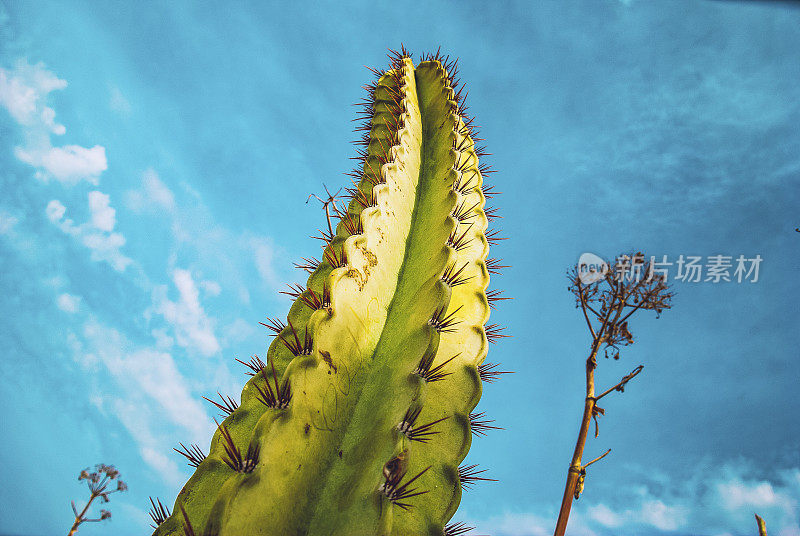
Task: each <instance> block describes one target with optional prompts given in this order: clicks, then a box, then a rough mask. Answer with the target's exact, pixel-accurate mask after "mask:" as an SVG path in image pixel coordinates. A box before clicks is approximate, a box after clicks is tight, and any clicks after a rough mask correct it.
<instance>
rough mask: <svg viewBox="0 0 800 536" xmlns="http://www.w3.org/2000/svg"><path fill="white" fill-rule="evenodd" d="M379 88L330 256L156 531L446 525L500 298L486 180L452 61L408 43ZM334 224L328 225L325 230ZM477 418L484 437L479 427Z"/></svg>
mask: <svg viewBox="0 0 800 536" xmlns="http://www.w3.org/2000/svg"><path fill="white" fill-rule="evenodd" d="M390 59H391V65H390V69H389V70H388V71H385V72H379V71H375V72H376V74H377V76H378V79H377V81H376V82H375V83H374V84H372V85H370V86H367V88H366V89H367V91H368V93H369V99H367V101H366V102H365V109H364V111H363V113H364V119H365V123H364V125H363V126H362V127H359V128H358V129H357V130H362V131H364V137H363V139H362V144H363V149H361V150H360V151H359V153H360V160H361V166H360V167H359V168H358V169H357V170H356V172H354V175H355V176H356V178H357V181H355V182H354V185H355V187H354V188H353V189H351V190H349V192H350V202H349V206H347V208H346V210H335V212H336V215H337V216H338V217H339V222H338V225H337V226H336V228H335V229H332V232H331V233H330V234H326V233H323V235H324V238H325V240H326V242H327V244H326V246H325V248H324V253H323V257H322V261H321V262H312V263H311V264H310V265H308V266H306V267H305V268H306V269H307V271H309V272H310V276H309V278H308V282H307V285H306V287H305V288H302V287H295V288H294V289H293V295H294V296H295V297H296V298H297V299H296V300H295V301H294V303H293V305H292V307H291V309H290V310H289V314H288V318H287V321H286V323H285V324H284V323H283V322H281V321H279V320H275V319H271V320H270V321H269V322H268V323H266V324H265V325H266V326H267V327H269V328H270V329H272V330H273V331H274V333H275V340H274V341H273V342H272V344H271V345H270V347H269V350H268V352H267V356H266V363H264V361H262V360H261V359H259V358H257V357H254V358H253V360H252V361H251V362H250V363H247V365H248V366H249V367H250V369H251V375H252V378H251V379H250V380H249V381H248V382H247V384H246V385H245V387H244V389H243V391H242V395H241V403H240V404H238V405H237V404H236V403H235V402H234V401H233V400H231V399H227V400H226V399H223V402H222V403H221V404H220V403H216V402H215V404H217V406H218V407H220V408H221V409H223V410H224V411H225V412H226V413H227V414H228V416H227V418H225V420H224V421H223V422H222V423H220V425H219V427H218V430H217V432H216V433H215V434H214V438H213V440H212V443H211V448H210V453H209V455H208V456H205V457H204V456H203V455H202V452H200V451H199V449H197V447H196V446H192V447H190V448H189V449H187V448H186V447H183V445H182V447H183V451H184V452H183V453H184V455H186V456H187V457H188V458H189V460H190V463H191V464H192V465H194V466H196V468H197V469H196V471H195V473H194V475H193V476H192V477H191V478H190V480H189V481H188V483H187V484H186V485H185V486H184V488H183V490H182V491H181V492H180V494H179V495H178V498H177V500H176V503H175V508H174V510H173V513H172V515H171V516H170V515H168V511H166V509H165V508H163V507H161V505H160V503H159V508H155V515H154V520H155V521H156V522H158V523H159V524H158V526H157V528H156V531H155V535H154V536H166V535H180V536H184V535H197V536H200V535H204V536H217V535H219V536H223V535H232V536H249V535H270V536H272V535H275V536H285V535H314V536H316V535H320V536H321V535H325V536H328V535H331V536H333V535H347V536H358V535H365V536H366V535H370V536H374V535H385V536H389V535H398V536H409V535H429V534H430V535H439V536H441V535H443V534H444V535H447V534H461V533H463V532H464V527H463V525H461V524H453V525H449V526H446V523H448V521H449V520H450V518H451V517H452V516H453V514H454V513H455V511H456V509H457V507H458V504H459V502H460V499H461V491H462V485H464V484H469V483H471V482H472V481H474V480H481V479H482V478H481V477H480V476H479V474H480V473H481V471H478V470H476V469H475V466H467V467H463V466H462V467H459V464H460V463H461V462H462V460H463V459H464V457H465V456H466V454H467V451H468V450H469V447H470V443H471V436H472V433H478V434H481V433H483V432H484V431H485V430H486V428H492V426H491V425H489V424H488V423H489V422H491V421H486V420H482V419H481V414H478V415H475V414H473V413H471V412H472V410H473V409H474V408H475V406H476V404H477V403H478V400H479V399H480V396H481V380H482V379H484V380H487V379H488V380H491V379H493V378H495V377H496V374H498V373H499V372H497V371H496V370H495V369H494V368H493V367H494V365H492V364H483V365H482V363H483V360H484V358H485V356H486V352H487V343H488V342H491V341H492V340H493V339H494V338H496V337H499V336H502V335H501V334H500V332H499V328H497V327H496V326H485V323H486V321H487V319H488V317H489V309H490V303H491V301H492V300H494V299H498V298H499V297H498V295H497V294H496V293H492V292H489V293H488V296H487V292H486V286H487V285H488V283H489V273H490V272H494V271H495V270H496V269H497V268H499V266H498V264H497V263H496V262H495V261H492V260H491V259H487V253H488V250H489V244H490V243H493V242H494V241H495V240H497V239H498V238H497V236H496V235H495V234H493V233H491V232H490V233H487V224H488V219H487V213H488V216H489V217H491V215H492V213H491V211H489V210H486V209H485V208H484V204H485V200H486V197H490V196H491V190H490V189H488V188H486V187H484V184H483V175H485V174H486V172H487V171H488V169H487V168H486V167H485V166H482V165H480V166H479V163H478V157H479V156H480V155H481V150H480V148H477V147H475V145H474V140H475V136H474V131H473V128H472V125H471V120H470V119H468V118H467V117H466V116H465V115H464V113H463V110H462V109H461V108H462V107H463V102H462V94H461V89H459V87H458V83H457V82H454V71H455V62H449V61H448V60H447V58H442V57H441V56H440V55H439V54H438V52H437V54H435V55H429V56H426V57H424V58H423V61H422V62H421V63H420V64H419V65H418V66H417V67H416V68H414V64H413V63H412V61H411V58H410V55H409V54H408V53H407V52H406V51H405V49H403V50H402V51H401V52H399V53H392V54H390ZM331 235H332V236H331ZM471 432H472V433H471Z"/></svg>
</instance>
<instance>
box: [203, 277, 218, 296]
mask: <svg viewBox="0 0 800 536" xmlns="http://www.w3.org/2000/svg"><path fill="white" fill-rule="evenodd" d="M200 288H202V289H203V292H205V293H206V294H208V295H209V296H219V294H220V292H222V287H221V286H219V283H217V282H216V281H211V280H208V279H207V280H204V281H200Z"/></svg>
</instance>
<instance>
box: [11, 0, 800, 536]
mask: <svg viewBox="0 0 800 536" xmlns="http://www.w3.org/2000/svg"><path fill="white" fill-rule="evenodd" d="M393 4H394V5H392V4H389V3H377V5H374V4H373V3H369V4H361V3H342V5H341V6H339V7H337V8H335V9H334V8H333V7H331V6H332V4H331V5H328V4H324V3H321V2H320V3H307V4H301V3H295V4H293V5H292V6H291V7H289V6H287V5H283V4H278V3H274V4H268V3H257V2H252V3H237V4H236V7H235V8H234V7H231V8H226V9H221V8H219V7H215V6H212V4H210V3H197V4H189V3H182V2H171V3H150V2H141V3H135V4H133V3H126V4H123V3H121V2H113V3H112V2H14V1H10V2H9V1H0V193H1V194H2V195H1V196H0V263H1V264H2V267H3V275H2V278H0V291H2V293H3V296H4V299H3V300H2V301H1V302H0V312H1V313H2V315H3V317H4V318H5V320H4V322H2V324H1V325H0V344H2V347H3V348H4V349H5V351H4V357H3V358H2V359H0V373H2V375H3V381H2V382H0V405H1V406H2V408H3V420H2V430H3V437H4V440H5V441H4V445H3V448H2V449H0V464H2V467H3V472H4V476H3V482H4V485H3V486H0V504H2V505H3V508H1V509H0V534H8V535H32V536H39V535H41V536H45V535H50V534H58V533H64V532H66V530H67V529H68V527H69V525H70V524H71V520H70V513H71V512H70V508H69V501H70V500H71V499H75V500H79V499H82V496H83V495H84V490H85V488H83V487H81V486H80V485H79V483H78V482H77V479H76V477H77V474H78V472H79V471H80V469H82V468H83V467H86V466H89V465H93V464H95V463H99V462H105V463H113V464H115V465H116V466H117V467H118V468H119V469H120V470H121V472H122V476H123V479H124V480H126V481H127V482H128V484H129V486H130V490H129V491H128V492H127V493H125V494H120V495H117V496H115V497H114V498H113V500H112V502H111V504H110V507H111V508H110V509H111V511H112V512H113V516H114V517H113V519H112V520H111V521H110V524H108V523H106V524H99V523H98V524H91V525H88V526H83V527H82V528H81V529H80V533H81V534H84V533H85V534H87V535H91V534H98V535H99V534H108V533H112V532H113V533H115V534H119V535H121V536H127V535H133V534H141V533H143V532H144V533H146V532H147V525H148V519H147V514H146V511H147V497H148V496H149V495H152V496H159V497H161V498H162V500H165V501H166V502H169V503H170V504H171V502H172V501H173V500H174V497H175V495H176V493H177V491H178V490H179V489H180V486H181V485H182V484H183V482H184V481H185V479H186V478H187V477H188V475H189V474H190V473H189V472H188V468H187V467H186V465H185V464H184V463H183V461H182V460H181V459H180V457H179V456H177V455H175V454H174V453H173V452H172V450H171V448H172V447H173V446H175V445H177V443H178V442H179V441H182V442H184V443H186V442H196V443H199V444H200V445H202V446H203V448H204V449H205V448H206V447H207V444H208V441H209V438H210V434H211V430H212V426H213V423H212V419H213V417H214V416H215V415H216V412H215V411H214V408H212V407H210V406H209V404H207V403H205V402H204V401H203V400H202V399H201V396H203V395H206V396H210V395H213V394H214V392H215V391H217V390H219V391H220V392H222V393H223V394H231V395H234V396H237V395H238V392H239V390H240V389H241V386H242V385H243V383H244V381H245V379H246V376H245V375H244V371H243V369H242V367H241V366H240V365H238V364H237V363H235V362H234V358H235V357H238V358H244V359H247V358H248V357H249V356H250V355H251V354H253V353H259V354H261V353H263V351H264V349H265V348H266V345H267V344H268V342H269V339H268V337H267V336H266V333H265V332H264V331H263V329H261V328H260V327H259V326H258V325H257V322H258V321H259V320H261V319H263V317H264V316H266V315H270V316H282V315H284V314H285V312H286V310H287V308H288V301H287V299H286V297H285V296H282V295H279V294H278V291H279V290H281V289H282V288H283V286H284V284H285V283H292V282H299V281H302V280H303V279H304V278H303V274H302V273H298V272H297V270H295V269H294V268H293V267H292V262H293V261H296V260H299V259H300V258H301V257H304V256H311V255H315V254H317V252H318V249H317V248H318V243H316V241H314V240H312V239H311V238H309V236H308V235H310V234H312V233H313V232H314V230H315V229H316V228H317V227H319V226H320V225H322V224H323V222H324V216H323V213H322V211H321V209H320V207H319V206H318V205H315V204H313V203H311V204H308V205H306V204H305V200H306V197H307V196H308V195H309V194H310V193H321V192H322V185H323V183H324V184H327V185H328V186H329V187H333V188H338V187H339V186H343V185H344V184H345V183H346V178H345V177H344V175H342V173H343V172H346V171H348V170H349V169H350V163H351V162H350V160H349V158H350V157H351V156H353V154H354V150H353V148H352V146H351V145H350V144H349V142H350V140H352V139H354V138H355V136H354V134H353V133H352V131H351V130H352V127H353V124H352V123H351V122H350V120H351V119H352V118H353V117H354V108H353V107H352V106H351V103H354V102H356V101H357V100H359V99H360V98H361V97H362V90H361V89H360V86H361V85H362V84H364V83H367V82H368V81H369V80H370V74H369V72H368V71H367V70H366V69H365V68H364V67H363V66H364V65H374V66H382V65H384V64H385V63H386V61H385V51H386V49H387V48H388V47H398V46H399V44H400V43H401V42H402V43H404V44H405V45H406V47H408V48H409V49H411V50H412V51H414V52H416V53H417V54H419V53H421V52H423V51H431V50H435V49H436V48H437V47H439V46H441V47H442V49H443V50H445V51H446V52H448V53H450V54H452V55H454V56H458V57H460V69H461V74H462V76H463V80H465V81H466V83H467V84H468V86H469V88H470V97H469V98H470V107H471V108H470V112H471V113H474V114H475V115H476V116H477V123H478V124H479V125H481V126H482V133H483V137H484V138H486V144H487V146H488V150H489V152H490V153H493V155H492V156H491V157H489V158H488V162H489V163H490V164H492V165H493V166H494V167H495V168H496V169H498V170H499V173H497V174H495V175H494V176H493V177H494V178H493V182H495V183H496V184H497V188H498V189H499V190H500V191H502V192H504V195H502V196H500V197H499V198H498V199H496V204H497V205H498V206H499V209H500V211H501V214H502V215H503V219H502V220H501V226H502V229H503V230H504V234H505V235H506V236H509V237H510V238H511V240H509V241H507V242H505V243H503V244H501V245H499V246H498V247H496V248H495V251H494V254H495V255H496V256H499V257H502V258H503V259H504V260H506V261H508V264H511V265H512V268H511V269H509V270H507V271H506V272H505V273H504V274H503V275H501V276H499V277H496V278H494V280H493V286H494V287H495V288H502V289H504V290H505V291H506V293H507V294H508V295H511V296H513V297H514V298H515V299H514V300H513V301H507V302H503V303H502V304H501V307H500V309H499V311H497V312H496V313H494V314H493V319H494V320H495V321H498V322H500V323H501V324H503V325H505V326H507V327H508V330H509V331H510V333H511V334H513V336H514V337H513V338H512V339H506V340H504V341H503V342H502V343H501V344H499V345H497V347H495V348H492V350H491V352H490V356H489V360H490V361H495V362H497V361H499V362H501V363H502V364H503V365H504V367H506V368H508V369H511V370H514V371H515V372H516V373H515V374H514V375H510V376H507V377H506V378H504V379H503V381H502V382H501V383H498V384H495V385H489V386H487V388H486V389H485V390H484V396H483V399H482V401H481V404H480V405H479V409H480V410H481V411H486V412H488V414H489V415H490V416H491V417H492V418H494V419H496V420H497V424H498V425H500V426H503V427H504V428H506V430H504V431H499V432H496V433H493V434H490V435H489V436H488V437H486V438H483V439H478V440H476V441H474V442H473V446H472V450H471V451H470V454H469V457H468V458H467V460H468V461H469V462H470V463H480V464H481V465H482V466H485V467H486V468H488V469H489V470H490V473H491V475H490V476H491V477H493V478H497V479H499V480H500V482H498V483H487V484H486V485H482V486H479V487H477V488H476V489H474V490H473V491H470V492H468V493H466V494H465V496H464V499H463V501H462V505H461V508H460V510H459V513H458V514H457V516H456V518H455V519H456V520H463V521H468V522H469V523H470V524H472V525H476V526H477V527H478V530H477V531H476V533H479V534H493V535H495V536H538V535H544V534H549V533H551V532H552V527H553V526H554V523H555V517H556V512H557V508H558V504H559V501H560V497H561V494H562V491H563V483H564V478H565V471H566V468H567V466H568V464H569V459H570V456H571V452H572V448H573V446H574V441H575V435H576V432H577V426H578V421H579V417H580V412H581V410H582V403H583V402H582V401H583V394H582V393H583V375H582V367H583V359H584V358H585V354H586V350H587V347H588V338H587V333H586V330H585V326H584V325H583V320H582V318H581V316H580V313H579V312H578V311H577V310H575V309H574V307H573V302H572V299H571V296H570V295H569V294H568V292H567V291H566V279H565V275H564V274H565V271H566V269H567V268H568V267H569V266H570V265H572V264H574V263H575V262H576V261H577V259H578V256H579V255H580V254H581V253H583V252H585V251H590V252H594V253H598V254H600V255H603V256H605V257H613V256H614V255H616V254H618V253H620V252H623V251H630V250H633V249H638V250H642V251H645V252H646V253H647V254H648V255H650V254H652V255H658V256H661V255H667V257H668V259H670V260H672V261H674V260H677V259H678V257H679V256H680V255H684V256H688V255H696V256H701V257H703V258H704V259H706V258H707V257H708V256H712V255H720V254H721V255H730V256H733V257H734V258H735V257H737V256H739V255H745V256H746V257H748V258H751V257H755V256H756V255H760V256H761V257H762V258H763V262H762V264H761V266H760V271H759V280H758V282H756V283H750V282H742V283H736V282H729V283H725V282H720V283H716V284H715V283H712V282H700V283H688V282H681V281H674V282H673V284H674V289H675V291H676V292H677V296H676V298H675V300H674V309H673V310H670V311H667V312H666V313H665V314H664V316H663V317H662V318H661V319H659V320H655V319H654V318H652V317H647V316H644V315H642V316H640V317H638V318H636V320H635V322H634V324H633V326H632V328H633V329H632V330H633V332H634V335H635V336H636V338H637V343H636V344H635V345H634V346H632V347H631V348H629V349H627V350H625V351H624V352H623V354H622V359H621V360H620V361H619V362H613V361H605V360H602V361H601V363H600V369H599V371H598V376H599V383H600V385H612V384H613V382H615V381H616V380H617V379H618V378H619V377H621V376H622V375H624V374H625V373H627V372H628V371H629V370H630V369H632V368H633V367H634V366H636V365H638V364H639V363H642V364H644V365H645V369H644V372H643V373H642V374H641V375H640V376H639V377H637V378H636V380H634V382H633V383H632V384H631V385H630V386H629V387H628V389H626V391H625V393H624V394H622V395H618V396H614V397H613V398H612V399H610V400H608V401H607V402H606V404H605V405H604V407H605V409H606V412H607V415H606V417H604V418H603V420H602V422H601V434H600V437H599V439H597V440H591V439H590V441H589V444H588V447H587V451H586V456H587V457H594V456H596V455H599V454H600V453H602V452H604V451H605V449H607V448H611V449H613V451H612V454H611V455H610V456H609V457H607V458H606V459H604V460H603V461H602V462H600V463H598V464H596V465H595V466H593V467H592V470H591V471H590V472H589V475H588V477H587V481H586V490H585V493H584V495H583V496H582V497H581V499H580V500H579V501H577V502H576V504H575V505H574V508H573V515H572V517H571V522H570V531H569V533H570V534H574V535H575V536H589V535H597V536H605V535H624V534H629V535H633V534H636V535H662V534H669V535H709V536H723V535H731V536H732V535H740V534H742V535H743V534H753V533H754V532H755V524H754V522H753V518H752V514H753V512H755V511H757V512H759V513H760V514H761V515H762V516H763V517H764V518H765V519H766V520H767V523H768V527H769V529H770V534H775V535H778V536H789V535H793V536H797V535H800V526H798V517H799V516H800V514H799V513H798V512H800V457H799V455H798V452H800V449H798V443H800V426H798V419H797V415H796V411H795V406H796V386H797V382H798V372H797V367H796V363H797V359H798V357H800V356H799V355H798V353H799V352H798V348H800V337H798V331H797V329H796V328H797V314H798V305H797V299H798V296H800V294H799V291H800V284H798V278H797V276H796V274H797V268H798V264H799V263H800V234H798V233H795V232H794V228H795V227H797V226H800V211H798V210H797V209H798V206H799V203H798V201H800V196H799V195H798V191H799V190H798V179H800V156H799V155H800V151H799V150H798V149H800V131H798V129H797V125H798V124H799V123H800V85H798V83H797V82H798V80H800V62H798V61H797V53H796V51H797V50H800V25H798V24H797V19H798V17H800V9H798V8H796V7H794V6H792V4H791V3H788V2H768V3H761V4H759V5H754V4H755V3H750V4H748V3H744V2H724V1H704V2H699V1H697V2H688V1H687V2H668V1H663V2H662V1H659V2H645V1H643V0H638V1H637V0H629V1H626V2H621V1H612V0H598V1H591V2H590V1H586V2H540V3H536V4H534V5H529V3H527V2H519V3H511V2H503V3H501V2H497V3H491V4H488V5H479V4H477V3H455V2H428V3H426V4H425V7H424V9H423V8H421V7H418V8H416V9H413V10H409V9H408V8H407V7H405V4H403V5H402V6H401V5H399V4H397V3H393ZM673 278H674V273H671V274H670V279H671V280H672V279H673Z"/></svg>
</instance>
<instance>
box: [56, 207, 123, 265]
mask: <svg viewBox="0 0 800 536" xmlns="http://www.w3.org/2000/svg"><path fill="white" fill-rule="evenodd" d="M88 204H89V212H90V218H91V219H90V220H89V221H88V222H86V223H83V224H80V225H78V224H76V223H75V222H74V221H73V220H72V219H70V218H66V217H65V215H66V212H67V207H65V206H64V205H63V204H62V203H61V201H59V200H57V199H53V200H52V201H50V202H49V203H48V204H47V208H46V209H45V214H46V215H47V218H48V219H49V220H50V221H51V222H52V223H53V224H55V225H56V226H58V228H59V229H61V230H62V231H63V232H64V233H66V234H68V235H70V236H72V237H73V238H75V239H76V240H78V241H79V242H80V243H82V244H83V245H84V246H86V247H87V248H89V249H90V250H91V252H92V253H91V258H92V260H93V261H103V262H107V263H108V264H110V265H111V266H112V267H113V268H114V269H115V270H117V271H118V272H123V271H125V268H127V267H128V266H129V265H130V264H131V263H132V262H133V260H132V259H130V258H129V257H126V256H125V255H124V254H123V253H122V252H121V251H120V248H122V246H124V245H125V237H124V236H123V235H122V233H119V232H114V226H115V224H116V211H115V210H114V209H113V208H111V206H110V204H109V196H108V195H106V194H104V193H102V192H100V191H92V192H89V195H88Z"/></svg>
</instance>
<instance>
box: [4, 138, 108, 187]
mask: <svg viewBox="0 0 800 536" xmlns="http://www.w3.org/2000/svg"><path fill="white" fill-rule="evenodd" d="M14 154H15V155H16V157H17V158H18V159H19V160H21V161H22V162H25V163H26V164H30V165H31V166H33V167H35V168H39V172H38V173H37V177H38V178H40V179H47V178H49V177H53V178H55V179H57V180H58V181H60V182H64V183H66V184H75V183H78V182H80V181H81V180H85V181H88V182H90V183H91V184H97V183H98V181H99V177H100V174H101V173H102V172H103V171H105V170H106V169H107V168H108V163H107V161H106V150H105V148H104V147H101V146H99V145H95V146H94V147H92V148H91V149H87V148H85V147H81V146H80V145H65V146H63V147H42V148H26V149H22V148H20V147H17V148H16V150H15V151H14Z"/></svg>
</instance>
